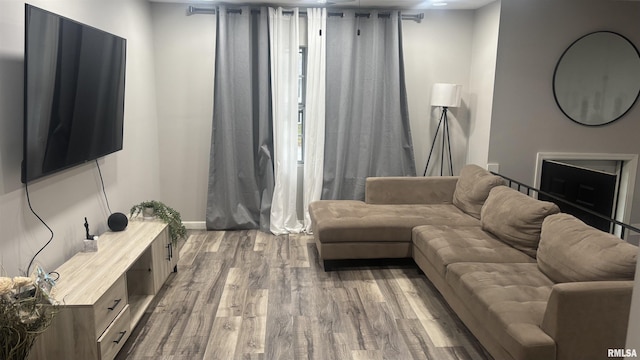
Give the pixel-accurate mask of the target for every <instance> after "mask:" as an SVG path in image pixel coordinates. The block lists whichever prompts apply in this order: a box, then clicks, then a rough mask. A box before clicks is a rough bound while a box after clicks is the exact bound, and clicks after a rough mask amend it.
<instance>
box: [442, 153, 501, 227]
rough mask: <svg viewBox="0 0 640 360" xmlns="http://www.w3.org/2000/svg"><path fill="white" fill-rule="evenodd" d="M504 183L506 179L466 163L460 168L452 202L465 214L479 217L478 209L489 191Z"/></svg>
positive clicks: (479, 209) (480, 208)
mask: <svg viewBox="0 0 640 360" xmlns="http://www.w3.org/2000/svg"><path fill="white" fill-rule="evenodd" d="M504 184H506V180H505V179H503V178H502V177H500V176H497V175H493V174H492V173H490V172H488V171H487V170H485V169H483V168H481V167H480V166H478V165H466V166H465V167H463V168H462V170H460V177H459V178H458V182H457V183H456V189H455V191H454V193H453V204H454V205H455V206H457V207H458V208H459V209H460V210H462V211H464V212H466V213H467V214H469V215H471V216H473V217H475V218H476V219H480V211H481V210H482V205H484V202H485V200H487V196H489V191H491V189H492V188H494V187H496V186H500V185H504Z"/></svg>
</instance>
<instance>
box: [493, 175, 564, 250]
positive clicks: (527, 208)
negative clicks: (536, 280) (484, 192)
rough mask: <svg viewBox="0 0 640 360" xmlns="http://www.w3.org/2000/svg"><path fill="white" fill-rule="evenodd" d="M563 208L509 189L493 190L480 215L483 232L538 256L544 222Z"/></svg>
mask: <svg viewBox="0 0 640 360" xmlns="http://www.w3.org/2000/svg"><path fill="white" fill-rule="evenodd" d="M559 212H560V208H558V206H557V205H556V204H554V203H552V202H548V201H540V200H537V199H534V198H532V197H530V196H527V195H525V194H523V193H521V192H519V191H516V190H514V189H511V188H509V187H507V186H497V187H494V188H493V189H491V191H490V192H489V196H488V197H487V201H485V203H484V206H483V207H482V211H481V213H480V215H481V217H480V222H481V224H482V229H483V230H485V231H488V232H490V233H492V234H493V235H495V236H496V237H497V238H498V239H500V240H502V241H503V242H505V243H507V244H509V245H511V246H513V247H514V248H516V249H518V250H520V251H522V252H524V253H525V254H527V255H529V256H531V257H534V258H535V257H536V251H537V250H538V243H539V242H540V231H541V229H542V221H543V220H544V219H545V218H546V217H547V216H549V215H552V214H557V213H559Z"/></svg>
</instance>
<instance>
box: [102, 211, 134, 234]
mask: <svg viewBox="0 0 640 360" xmlns="http://www.w3.org/2000/svg"><path fill="white" fill-rule="evenodd" d="M127 224H129V219H127V215H125V214H123V213H119V212H117V213H113V214H111V215H109V219H108V220H107V225H109V229H111V230H112V231H122V230H124V229H126V228H127Z"/></svg>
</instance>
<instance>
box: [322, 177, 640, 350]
mask: <svg viewBox="0 0 640 360" xmlns="http://www.w3.org/2000/svg"><path fill="white" fill-rule="evenodd" d="M310 213H311V217H312V220H313V224H314V228H313V230H314V237H315V240H316V245H317V248H318V252H319V254H320V257H321V258H322V260H323V261H325V262H326V264H328V263H329V262H330V261H332V260H341V259H376V258H407V257H409V258H413V260H414V261H415V262H416V264H417V265H418V266H419V268H420V269H421V270H422V271H423V272H424V273H425V275H426V277H427V278H428V279H429V280H430V281H431V282H432V283H433V284H434V285H435V287H436V288H437V289H438V290H439V291H440V293H441V294H442V296H443V297H444V299H445V300H446V301H447V302H448V304H449V305H450V306H451V308H452V309H453V310H454V311H455V312H456V314H457V315H458V316H459V317H460V319H461V320H462V321H463V322H464V323H465V324H466V325H467V327H468V328H469V329H470V330H471V332H472V333H473V334H474V335H475V336H476V338H478V340H479V341H480V342H481V343H482V344H483V345H484V347H485V348H486V349H487V351H489V353H490V354H492V355H493V356H494V357H495V358H496V359H501V360H502V359H541V360H553V359H562V360H565V359H567V360H569V359H571V360H573V359H605V358H607V355H608V353H607V350H608V349H610V348H624V345H625V336H626V330H627V322H628V318H629V308H630V303H631V292H632V287H633V276H634V273H635V266H636V258H637V254H638V248H637V247H636V246H633V245H631V244H628V243H626V242H624V241H622V240H620V239H618V238H616V237H614V236H613V235H610V234H606V233H604V232H601V231H599V230H596V229H594V228H592V227H590V226H587V225H585V224H584V223H582V222H581V221H580V220H578V219H576V218H574V217H573V216H571V215H568V214H563V213H560V211H559V209H558V207H557V206H556V205H555V204H553V203H549V202H544V201H539V200H536V199H534V198H532V197H529V196H527V195H524V194H522V193H520V192H518V191H516V190H514V189H511V188H509V187H506V186H504V182H503V180H502V178H500V177H498V176H495V175H492V174H491V173H489V172H487V171H486V170H484V169H482V168H480V167H478V166H475V165H468V166H466V167H465V168H464V169H462V171H461V174H460V176H453V177H425V178H397V177H394V178H371V179H368V180H367V188H366V199H365V201H364V202H361V201H342V200H336V201H325V200H323V201H318V202H314V203H312V204H311V205H310Z"/></svg>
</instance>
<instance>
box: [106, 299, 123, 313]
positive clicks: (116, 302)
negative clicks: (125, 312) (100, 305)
mask: <svg viewBox="0 0 640 360" xmlns="http://www.w3.org/2000/svg"><path fill="white" fill-rule="evenodd" d="M120 301H122V299H116V300H114V301H113V305H112V306H111V307H108V308H107V309H109V310H111V311H113V310H115V309H116V307H117V306H118V304H120Z"/></svg>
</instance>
